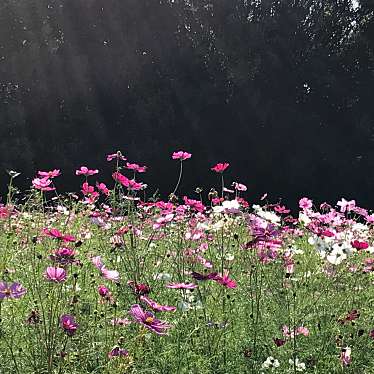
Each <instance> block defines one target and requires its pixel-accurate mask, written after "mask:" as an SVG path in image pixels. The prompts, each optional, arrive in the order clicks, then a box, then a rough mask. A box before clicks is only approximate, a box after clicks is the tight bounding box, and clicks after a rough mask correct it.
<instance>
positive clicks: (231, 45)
mask: <svg viewBox="0 0 374 374" xmlns="http://www.w3.org/2000/svg"><path fill="white" fill-rule="evenodd" d="M373 11H374V2H373V1H361V2H354V3H352V1H348V0H340V1H339V0H334V1H326V0H324V1H314V0H313V1H307V0H304V1H296V0H295V1H282V0H279V1H271V0H262V1H260V0H258V1H251V0H247V1H245V0H240V1H239V0H210V1H205V0H198V1H196V0H189V1H187V0H184V1H183V0H174V1H171V0H168V1H166V0H160V1H159V0H48V1H46V0H1V2H0V176H1V179H0V181H1V186H0V192H1V194H4V192H5V191H6V184H7V181H8V177H7V174H6V172H5V169H14V170H17V171H20V172H21V173H22V175H21V176H19V177H18V178H17V179H16V185H17V186H18V187H20V188H22V189H25V188H28V187H29V186H30V184H31V179H32V177H33V176H34V175H35V173H36V171H37V170H48V169H51V168H60V169H62V171H63V176H62V177H60V178H59V179H57V181H56V183H57V186H58V188H59V191H69V190H78V188H79V182H80V179H79V178H77V177H76V176H75V175H74V170H75V168H77V167H79V166H80V165H87V166H89V167H92V168H98V169H100V170H102V174H103V175H102V177H101V179H102V180H105V179H106V181H107V182H109V180H110V179H109V176H110V171H111V170H110V167H111V166H112V165H108V164H107V162H106V160H105V156H106V154H108V153H113V152H114V151H116V150H117V149H120V150H122V151H123V153H124V154H125V155H126V156H127V157H128V158H129V160H130V161H132V162H138V163H139V164H145V165H148V166H149V172H148V173H147V174H145V175H144V177H143V175H142V179H143V180H144V181H145V182H146V183H148V184H150V186H151V187H150V193H151V192H152V191H154V190H155V189H156V188H157V187H159V188H160V191H161V192H162V193H165V194H166V193H168V192H170V191H171V190H172V189H173V187H174V183H175V182H176V179H177V173H178V162H175V161H172V160H170V155H171V153H172V152H173V151H175V150H179V149H182V150H186V151H189V152H191V153H192V154H193V157H192V159H191V160H189V161H186V163H185V170H186V173H185V175H184V178H183V190H184V192H187V191H188V192H190V195H191V196H193V190H194V188H195V187H196V186H202V187H204V189H205V191H207V190H208V189H209V188H210V186H211V185H213V184H216V185H217V184H218V183H217V182H218V178H217V175H214V173H213V172H211V171H210V170H209V168H210V167H211V166H212V165H214V164H215V163H216V162H222V161H227V162H230V164H231V166H230V169H228V170H227V172H226V178H227V181H230V182H231V181H235V180H236V181H240V182H242V183H245V184H247V185H248V187H249V191H248V194H247V197H248V199H249V200H250V201H257V200H258V197H259V196H261V194H262V193H264V192H269V195H270V196H271V197H272V198H273V200H274V199H275V200H276V199H277V198H278V197H280V198H283V201H284V202H285V203H289V204H290V205H291V206H294V205H295V204H296V203H297V200H298V198H299V197H302V196H304V195H307V196H310V197H312V198H314V199H316V200H317V201H324V200H327V201H330V202H335V201H337V199H340V197H342V196H344V197H346V198H356V200H357V201H358V203H359V204H360V205H362V206H365V207H368V208H372V207H373V206H374V194H373V192H374V188H373V187H374V178H373V170H374V99H373V97H374V95H373V92H374V90H373V88H374V70H373V67H374V53H373V52H374V42H373V41H374V38H373V30H374V22H373V20H374V15H373Z"/></svg>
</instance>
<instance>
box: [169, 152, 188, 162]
mask: <svg viewBox="0 0 374 374" xmlns="http://www.w3.org/2000/svg"><path fill="white" fill-rule="evenodd" d="M191 156H192V154H191V153H188V152H184V151H178V152H173V155H172V156H171V157H172V159H173V160H181V161H184V160H188V159H189V158H191Z"/></svg>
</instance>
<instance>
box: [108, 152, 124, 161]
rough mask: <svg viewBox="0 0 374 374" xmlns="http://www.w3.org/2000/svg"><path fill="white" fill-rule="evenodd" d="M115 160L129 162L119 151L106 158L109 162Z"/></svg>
mask: <svg viewBox="0 0 374 374" xmlns="http://www.w3.org/2000/svg"><path fill="white" fill-rule="evenodd" d="M114 159H117V160H122V161H126V160H127V158H126V157H125V156H123V155H122V153H121V151H117V153H112V154H110V155H108V156H106V160H107V161H112V160H114Z"/></svg>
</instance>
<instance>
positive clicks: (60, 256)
mask: <svg viewBox="0 0 374 374" xmlns="http://www.w3.org/2000/svg"><path fill="white" fill-rule="evenodd" d="M75 254H76V252H75V251H74V250H73V249H71V248H66V247H62V248H58V249H56V250H55V251H53V253H52V254H51V255H50V256H49V257H50V259H51V260H52V261H54V262H57V263H59V264H61V265H67V264H72V263H74V261H75V258H74V256H75Z"/></svg>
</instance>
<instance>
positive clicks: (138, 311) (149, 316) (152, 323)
mask: <svg viewBox="0 0 374 374" xmlns="http://www.w3.org/2000/svg"><path fill="white" fill-rule="evenodd" d="M129 313H130V315H131V316H132V317H133V318H134V319H135V321H136V322H138V323H140V324H141V325H143V326H144V327H146V328H147V329H148V330H150V331H153V332H155V333H156V334H158V335H166V330H167V329H169V328H170V327H171V325H169V324H168V323H166V322H164V321H160V320H159V319H157V318H155V316H154V314H153V313H151V312H148V311H144V310H143V309H142V307H141V306H140V305H138V304H134V305H132V306H131V309H130V311H129Z"/></svg>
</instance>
